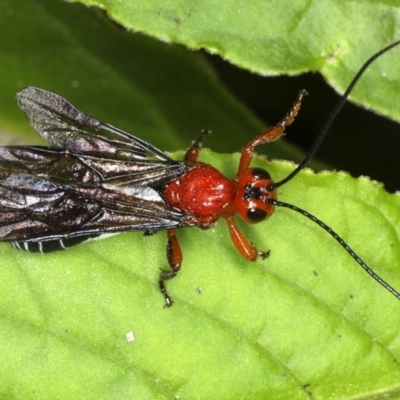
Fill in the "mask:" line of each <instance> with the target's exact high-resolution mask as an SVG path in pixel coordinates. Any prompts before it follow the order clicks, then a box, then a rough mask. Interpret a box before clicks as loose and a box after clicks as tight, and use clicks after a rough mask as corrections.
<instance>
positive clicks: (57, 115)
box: [17, 86, 172, 162]
mask: <svg viewBox="0 0 400 400" xmlns="http://www.w3.org/2000/svg"><path fill="white" fill-rule="evenodd" d="M17 101H18V105H19V107H20V108H21V110H22V111H23V112H24V113H25V115H26V116H27V117H28V119H29V122H30V123H31V125H32V126H33V128H34V129H35V130H36V131H38V132H39V133H40V135H41V136H42V137H43V139H44V140H46V142H48V143H49V144H50V145H51V146H52V147H55V148H59V149H65V150H69V151H72V152H76V153H97V154H98V153H101V154H104V155H106V154H107V155H110V156H112V157H114V158H117V159H122V160H151V159H154V160H160V161H164V162H171V161H172V160H171V158H170V157H168V156H167V155H166V154H165V153H164V152H162V151H161V150H159V149H157V148H156V147H154V146H153V145H151V144H150V143H147V142H145V141H144V140H142V139H139V138H137V137H135V136H133V135H131V134H129V133H127V132H124V131H122V130H120V129H118V128H115V127H113V126H111V125H109V124H105V123H103V122H100V121H98V120H97V119H95V118H92V117H90V116H89V115H87V114H85V113H84V112H82V111H80V110H78V109H77V108H76V107H74V106H73V105H72V104H71V103H69V102H68V101H67V100H65V99H64V98H62V97H61V96H59V95H57V94H55V93H52V92H49V91H47V90H44V89H39V88H36V87H33V86H28V87H26V88H24V89H22V90H21V91H19V92H18V93H17Z"/></svg>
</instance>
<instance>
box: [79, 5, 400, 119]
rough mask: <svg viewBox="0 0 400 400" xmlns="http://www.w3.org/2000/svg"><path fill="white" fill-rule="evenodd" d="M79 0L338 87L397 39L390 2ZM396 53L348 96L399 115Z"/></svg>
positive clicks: (126, 20) (134, 25) (129, 21)
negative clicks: (320, 76) (307, 73)
mask: <svg viewBox="0 0 400 400" xmlns="http://www.w3.org/2000/svg"><path fill="white" fill-rule="evenodd" d="M79 2H80V3H83V4H87V5H97V6H99V7H101V8H103V9H104V10H106V11H107V13H108V15H110V17H112V18H113V19H114V20H115V21H117V22H118V23H120V24H121V25H123V26H125V27H127V28H129V29H134V30H135V31H140V32H144V33H146V34H149V35H151V36H154V37H157V38H159V39H162V40H166V41H169V42H173V43H182V44H184V45H185V46H187V47H189V48H192V49H206V50H208V51H210V52H212V53H217V54H219V55H220V56H222V57H223V58H225V59H226V60H228V61H230V62H232V63H234V64H236V65H238V66H240V67H242V68H246V69H248V70H250V71H253V72H257V73H260V74H274V75H276V74H281V73H282V72H284V73H287V74H294V73H296V74H297V73H300V72H304V71H309V70H312V71H320V72H321V73H323V75H324V76H325V77H326V78H327V79H328V80H329V81H330V82H331V84H332V85H333V86H335V87H336V88H338V89H339V90H341V91H344V89H345V88H346V87H347V85H348V83H349V81H350V80H351V79H352V77H353V76H354V75H355V73H356V72H357V70H358V69H359V68H360V66H361V65H362V63H363V62H365V61H366V60H367V58H369V56H371V55H372V53H373V52H375V51H378V50H380V49H381V48H382V47H384V46H385V45H388V44H389V43H391V42H393V41H394V40H396V39H398V37H399V32H398V31H397V32H396V28H395V27H396V26H397V22H396V21H397V19H398V18H399V15H400V14H399V10H398V7H397V2H395V1H386V2H353V1H346V0H341V1H337V0H331V1H324V2H312V3H310V2H309V1H306V0H301V1H296V2H295V3H293V2H289V1H279V0H273V1H264V0H255V1H252V2H248V3H244V2H242V1H237V0H230V1H224V2H223V3H219V4H218V7H217V8H216V3H215V1H213V0H205V1H202V2H200V3H199V2H198V1H193V0H192V1H188V0H181V1H172V2H165V1H162V0H151V1H146V2H143V1H127V0H125V1H119V0H118V1H117V0H79ZM339 21H340V23H338V22H339ZM382 21H384V23H383V22H382ZM396 34H397V36H396ZM397 59H398V54H391V55H387V56H386V57H385V60H384V61H381V62H380V63H379V65H377V66H374V67H372V68H371V70H370V71H368V77H366V78H364V79H363V82H362V83H361V84H360V85H359V87H358V88H357V90H356V91H355V92H354V94H353V96H352V97H353V98H354V99H355V100H356V101H357V102H359V103H361V104H364V105H366V106H369V107H374V109H378V110H380V111H381V112H382V113H384V114H385V115H388V116H392V117H393V118H396V119H397V120H398V121H400V111H399V107H398V106H397V104H398V103H399V99H400V94H399V92H400V78H399V76H398V74H397V73H396V67H395V66H396V60H397ZM376 81H379V82H380V84H379V86H375V85H373V82H376ZM371 87H373V90H371ZM388 93H390V95H389V96H388ZM396 100H397V101H396Z"/></svg>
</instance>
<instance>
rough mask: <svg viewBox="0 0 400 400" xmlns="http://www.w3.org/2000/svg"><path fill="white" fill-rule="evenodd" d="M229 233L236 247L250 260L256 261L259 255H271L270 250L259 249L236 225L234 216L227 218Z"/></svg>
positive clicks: (264, 256) (262, 256)
mask: <svg viewBox="0 0 400 400" xmlns="http://www.w3.org/2000/svg"><path fill="white" fill-rule="evenodd" d="M226 222H227V223H228V228H229V233H230V235H231V239H232V242H233V244H234V245H235V247H236V248H237V249H238V251H239V253H240V254H241V255H242V256H243V257H244V258H246V259H247V260H249V261H256V260H257V258H258V256H260V257H261V258H262V259H264V258H266V257H268V256H269V251H265V252H264V251H258V250H257V248H256V247H254V246H253V245H252V244H251V243H250V242H249V241H248V240H247V239H246V236H244V235H243V233H242V231H241V230H240V229H239V228H238V227H237V226H236V224H235V221H234V219H233V217H230V218H227V219H226Z"/></svg>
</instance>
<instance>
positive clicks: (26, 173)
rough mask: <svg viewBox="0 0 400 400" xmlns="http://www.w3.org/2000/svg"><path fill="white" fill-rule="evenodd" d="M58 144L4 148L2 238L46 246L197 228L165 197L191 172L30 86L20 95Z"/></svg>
mask: <svg viewBox="0 0 400 400" xmlns="http://www.w3.org/2000/svg"><path fill="white" fill-rule="evenodd" d="M17 99H18V103H19V105H20V107H21V109H22V110H23V111H24V112H25V114H26V115H27V117H28V119H29V121H30V123H31V124H32V126H33V127H34V128H35V129H36V130H38V131H39V133H40V134H41V135H42V136H43V138H44V139H45V140H47V141H48V142H49V144H50V145H51V146H52V147H40V146H10V147H2V148H0V241H12V242H14V241H15V242H45V241H55V240H60V239H73V238H77V237H83V236H93V235H98V234H101V233H114V232H122V231H128V230H156V229H168V228H173V227H179V226H190V225H193V224H194V223H193V220H192V219H191V218H190V216H188V215H185V214H183V213H182V212H181V211H179V210H177V209H176V208H174V207H171V206H170V205H169V204H167V203H166V202H165V200H164V199H163V198H162V196H161V194H160V193H161V189H162V187H163V185H165V184H167V183H168V182H170V181H172V180H174V179H176V178H177V177H178V176H179V175H181V174H183V173H184V172H186V171H187V170H188V169H189V168H192V167H190V166H189V164H188V163H185V162H176V161H173V160H172V159H171V158H169V157H168V156H167V155H166V154H165V153H163V152H161V151H160V150H158V149H157V148H155V147H154V146H152V145H151V144H149V143H146V142H145V141H143V140H141V139H138V138H136V137H134V136H132V135H130V134H128V133H126V132H123V131H121V130H119V129H116V128H113V127H112V126H110V125H107V124H103V123H101V122H99V121H97V120H96V119H94V118H92V117H90V116H88V115H86V114H84V113H82V112H81V111H79V110H77V109H76V108H75V107H74V106H72V105H71V104H70V103H68V102H67V101H66V100H64V99H63V98H62V97H60V96H58V95H56V94H53V93H50V92H47V91H45V90H42V89H37V88H33V87H28V88H25V89H23V90H21V91H20V92H19V93H18V95H17Z"/></svg>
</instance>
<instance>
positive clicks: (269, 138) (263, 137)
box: [236, 90, 308, 178]
mask: <svg viewBox="0 0 400 400" xmlns="http://www.w3.org/2000/svg"><path fill="white" fill-rule="evenodd" d="M307 94H308V93H307V92H306V91H305V90H301V91H300V92H299V94H298V96H297V100H296V101H295V103H294V104H293V106H292V108H291V109H290V111H289V112H288V113H287V114H286V115H285V117H284V118H283V119H282V120H281V121H280V122H279V123H278V124H276V125H275V126H273V127H271V128H269V129H267V130H266V131H264V132H262V133H261V134H260V135H258V136H257V137H256V138H255V139H253V140H252V141H251V142H249V143H248V144H247V146H246V147H245V148H244V149H243V150H242V155H241V157H240V163H239V168H238V172H237V174H236V178H238V177H239V176H240V175H241V174H242V173H243V171H244V170H245V169H247V168H248V167H249V165H250V163H251V160H252V158H253V155H254V149H255V147H256V146H259V145H261V144H265V143H270V142H274V141H275V140H277V139H279V138H280V137H281V136H282V135H283V134H284V133H285V128H286V127H287V126H289V125H291V124H292V123H293V121H294V119H295V118H296V116H297V114H298V113H299V110H300V106H301V102H302V100H303V97H304V96H306V95H307Z"/></svg>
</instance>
